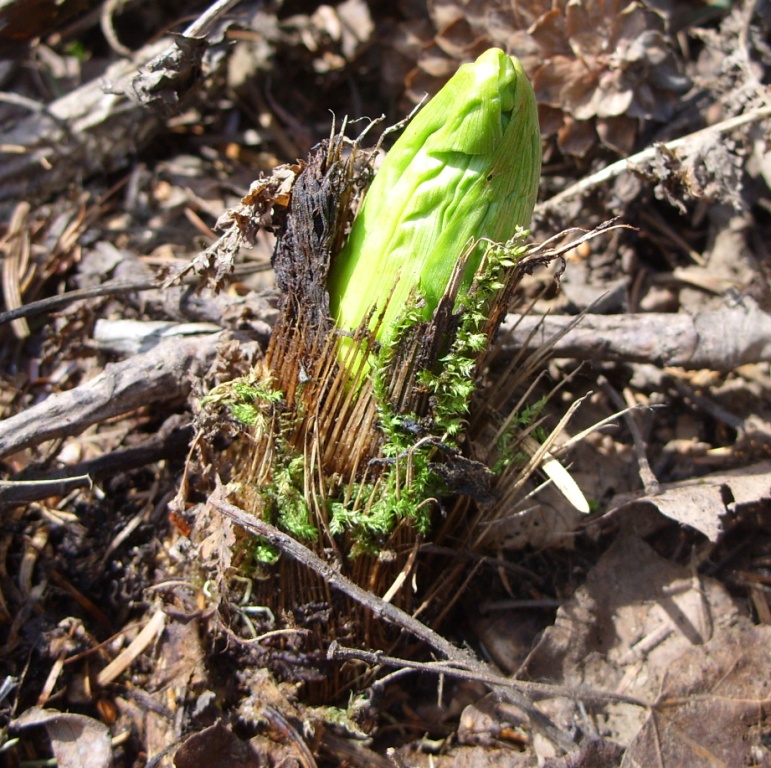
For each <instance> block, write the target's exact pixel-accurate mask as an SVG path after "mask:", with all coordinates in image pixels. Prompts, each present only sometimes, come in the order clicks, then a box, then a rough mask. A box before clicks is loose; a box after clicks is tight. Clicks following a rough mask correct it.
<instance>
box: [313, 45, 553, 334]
mask: <svg viewBox="0 0 771 768" xmlns="http://www.w3.org/2000/svg"><path fill="white" fill-rule="evenodd" d="M540 173H541V143H540V131H539V126H538V114H537V108H536V101H535V95H534V93H533V89H532V86H531V85H530V83H529V81H528V80H527V77H526V76H525V73H524V70H523V68H522V65H521V63H520V62H519V61H518V60H517V59H515V58H514V57H511V56H507V55H506V54H505V53H504V52H503V51H501V50H500V49H497V48H492V49H490V50H488V51H486V52H485V53H483V54H482V55H481V56H480V57H479V58H478V59H477V60H476V61H475V62H473V63H470V64H464V65H463V66H461V67H460V69H459V70H458V71H457V73H456V74H455V75H454V76H453V77H452V78H451V79H450V81H449V82H448V83H447V84H446V85H445V86H444V88H442V89H441V90H440V91H439V93H437V94H436V96H434V98H433V99H431V100H430V101H429V102H428V104H426V106H425V107H423V109H422V110H421V111H420V112H419V113H418V115H417V116H416V117H415V118H414V119H413V120H412V122H411V123H410V124H409V126H408V127H407V129H406V130H405V131H404V133H403V134H402V135H401V137H400V138H399V140H398V141H397V142H396V144H395V145H394V147H393V149H392V150H391V151H390V152H389V153H388V156H387V157H386V159H385V160H384V162H383V164H382V166H381V167H380V169H379V170H378V172H377V174H376V176H375V179H374V181H373V182H372V185H371V187H370V189H369V191H368V192H367V196H366V199H365V201H364V203H363V205H362V208H361V210H360V212H359V214H358V216H357V218H356V221H355V223H354V225H353V228H352V231H351V233H350V236H349V238H348V242H347V243H346V245H345V247H344V248H343V250H342V252H341V253H340V254H339V255H338V257H337V258H336V259H335V261H334V263H333V265H332V269H331V272H330V276H329V280H328V289H329V297H330V309H331V313H332V317H333V318H334V320H335V323H336V324H337V327H338V328H340V329H341V330H342V331H353V330H355V329H356V328H357V327H358V326H359V324H360V322H361V320H362V318H363V317H364V316H365V315H366V314H367V313H368V312H369V311H370V310H371V309H372V308H373V307H376V308H377V310H378V313H379V312H380V311H382V310H383V308H384V307H385V305H386V302H387V301H388V297H389V295H391V292H392V290H393V295H392V297H391V300H390V302H389V303H388V306H387V308H386V309H385V315H384V322H383V324H382V327H381V330H380V332H379V333H378V340H379V341H381V342H383V343H387V342H388V340H389V339H390V338H391V334H392V329H393V327H394V324H395V321H396V319H397V317H398V315H399V314H400V313H401V312H402V311H403V310H404V307H405V304H406V303H407V300H408V297H409V296H410V294H411V293H413V292H416V293H417V294H418V296H419V297H420V298H421V299H422V301H423V302H424V303H423V304H422V306H421V309H420V312H421V315H422V318H423V319H428V318H430V317H431V315H432V313H433V311H434V309H435V308H436V306H437V303H438V302H439V300H440V298H441V297H442V295H443V294H444V292H445V289H446V287H447V284H448V281H449V279H450V276H451V274H452V272H453V268H454V266H455V263H456V260H457V258H458V257H459V255H460V254H461V252H462V251H463V249H464V247H465V246H466V245H467V243H469V241H471V240H481V239H488V240H493V241H496V242H505V241H506V240H508V239H510V238H511V237H512V235H513V234H514V232H515V231H516V229H517V228H518V227H527V226H528V225H529V223H530V218H531V216H532V213H533V208H534V206H535V201H536V196H537V193H538V183H539V179H540ZM483 252H484V247H483V246H480V247H479V248H478V249H477V251H476V252H475V253H474V254H472V257H471V259H470V260H469V263H468V266H467V268H466V272H465V274H464V279H463V284H462V286H461V292H463V291H464V290H467V289H468V288H469V287H470V285H471V281H472V279H473V275H474V273H475V272H476V270H477V268H478V267H479V264H480V261H481V258H482V255H483ZM394 286H395V288H394ZM376 315H377V313H376ZM373 322H374V321H373Z"/></svg>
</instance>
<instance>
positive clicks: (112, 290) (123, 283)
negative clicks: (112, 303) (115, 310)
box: [0, 261, 271, 325]
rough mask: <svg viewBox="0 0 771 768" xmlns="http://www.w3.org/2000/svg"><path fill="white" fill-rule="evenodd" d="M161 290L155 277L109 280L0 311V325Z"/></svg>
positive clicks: (251, 267) (242, 270)
mask: <svg viewBox="0 0 771 768" xmlns="http://www.w3.org/2000/svg"><path fill="white" fill-rule="evenodd" d="M270 268H271V267H270V262H267V261H266V262H265V263H261V264H248V265H246V264H245V265H237V267H236V269H235V270H234V274H235V275H237V276H243V275H247V274H253V273H255V272H265V271H267V270H269V269H270ZM200 281H201V278H200V276H199V275H195V274H194V275H189V276H188V277H185V278H184V279H182V280H179V281H178V282H180V283H182V284H183V285H197V284H198V283H199V282H200ZM164 287H165V286H164V285H163V283H161V282H159V278H152V279H148V280H109V281H108V282H106V283H102V284H101V285H97V286H95V287H94V288H79V289H77V290H74V291H67V293H62V294H60V295H58V296H49V297H47V298H45V299H38V300H37V301H31V302H30V303H29V304H25V305H24V306H23V307H16V308H15V309H12V310H9V311H7V312H0V325H4V324H5V323H10V322H13V321H14V320H16V319H17V318H20V317H34V316H35V315H41V314H43V313H45V312H53V311H54V310H57V309H61V308H62V307H66V306H67V305H68V304H72V302H73V301H80V300H81V299H94V298H98V297H99V296H120V295H122V294H124V293H134V292H137V293H138V292H140V291H152V290H157V291H162V290H163V289H164Z"/></svg>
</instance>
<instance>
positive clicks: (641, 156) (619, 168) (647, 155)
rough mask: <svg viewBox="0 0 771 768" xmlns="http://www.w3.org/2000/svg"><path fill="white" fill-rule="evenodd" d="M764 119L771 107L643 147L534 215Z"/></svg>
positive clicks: (770, 113) (542, 205) (546, 203)
mask: <svg viewBox="0 0 771 768" xmlns="http://www.w3.org/2000/svg"><path fill="white" fill-rule="evenodd" d="M767 117H771V107H762V108H760V109H753V110H752V111H750V112H745V113H744V114H743V115H737V116H736V117H730V118H728V119H727V120H723V121H722V122H720V123H716V124H715V125H710V126H708V127H706V128H701V129H700V130H698V131H694V132H693V133H689V134H688V135H687V136H681V137H680V138H678V139H673V140H672V141H667V142H665V143H662V144H654V145H653V146H651V147H646V148H645V149H643V150H642V151H641V152H638V153H637V154H636V155H632V157H625V158H623V159H622V160H618V161H617V162H615V163H611V164H610V165H608V166H606V167H605V168H603V169H602V170H600V171H598V172H597V173H594V174H592V175H591V176H587V177H585V178H583V179H581V180H580V181H577V182H576V183H575V184H572V185H571V186H569V187H568V188H567V189H563V190H562V192H559V193H558V194H556V195H554V197H551V198H549V199H548V200H544V201H543V202H542V203H539V204H538V205H537V206H536V207H535V213H536V215H539V216H545V215H547V214H549V213H553V212H555V211H556V210H557V209H558V208H559V207H560V205H562V204H563V203H564V202H565V200H569V199H570V198H573V197H579V196H581V195H584V194H586V193H587V192H588V191H589V190H591V189H594V188H595V187H599V186H600V185H602V184H604V183H605V182H607V181H610V180H611V179H614V178H616V176H620V175H621V174H622V173H628V172H630V171H631V170H632V167H633V166H634V165H640V164H642V163H648V162H650V161H651V160H653V159H654V158H655V157H656V153H657V152H659V151H661V148H663V149H668V150H670V151H674V150H677V149H679V148H680V147H684V146H686V145H687V144H689V143H690V142H692V141H697V140H699V139H702V138H704V137H705V136H708V135H710V134H711V133H713V132H714V133H715V134H720V133H728V131H732V130H734V129H735V128H740V127H741V126H742V125H747V123H754V122H758V121H760V120H763V119H765V118H767Z"/></svg>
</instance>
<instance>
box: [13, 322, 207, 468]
mask: <svg viewBox="0 0 771 768" xmlns="http://www.w3.org/2000/svg"><path fill="white" fill-rule="evenodd" d="M220 338H221V335H220V334H218V333H215V334H208V335H206V336H188V337H185V338H173V339H164V340H163V341H162V342H161V343H160V344H158V345H157V346H155V347H153V349H151V350H150V351H149V352H147V353H144V354H138V355H134V356H133V357H130V358H128V359H127V360H122V361H121V362H119V363H110V364H109V365H107V367H106V368H105V369H104V371H102V373H100V374H99V375H98V376H96V377H94V378H93V379H91V380H90V381H87V382H86V383H85V384H82V385H80V386H79V387H75V389H71V390H67V391H66V392H59V393H57V394H55V395H50V396H49V397H48V398H47V399H46V400H44V401H43V402H42V403H38V404H37V405H34V406H32V407H31V408H27V410H25V411H22V412H21V413H18V414H16V415H15V416H11V417H10V418H7V419H5V420H4V421H0V456H5V455H7V454H9V453H12V452H13V451H18V450H21V449H22V448H26V447H28V446H30V445H37V444H39V443H42V442H44V441H46V440H52V439H54V438H57V437H65V436H68V435H75V434H78V433H79V432H81V431H82V430H83V429H85V428H86V427H87V426H90V425H91V424H95V423H97V422H100V421H104V420H105V419H109V418H112V417H114V416H120V415H123V414H125V413H128V412H130V411H133V410H135V409H137V408H141V407H144V406H147V405H150V404H152V403H155V402H164V401H168V400H174V399H176V398H180V397H184V396H185V395H187V393H188V392H189V390H190V386H191V382H192V377H195V376H200V375H203V374H204V373H205V372H206V371H207V370H208V369H209V366H210V365H211V363H212V361H213V360H214V355H215V353H216V349H217V344H218V343H219V340H220Z"/></svg>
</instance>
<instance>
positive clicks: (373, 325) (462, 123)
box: [215, 49, 541, 553]
mask: <svg viewBox="0 0 771 768" xmlns="http://www.w3.org/2000/svg"><path fill="white" fill-rule="evenodd" d="M342 143H343V140H342V139H341V138H340V137H334V136H333V137H332V139H331V140H330V141H329V142H328V143H326V144H324V145H323V147H321V148H320V149H319V150H318V151H317V152H316V153H315V154H314V155H312V156H311V159H310V160H309V163H308V165H307V167H306V168H305V170H304V171H303V172H302V173H301V174H300V175H299V176H298V178H297V181H296V182H295V184H294V187H293V191H292V201H291V207H290V209H289V212H288V214H287V219H286V226H285V228H284V231H283V232H279V237H278V245H277V247H276V254H275V256H274V267H275V268H276V274H277V281H278V284H279V287H280V288H281V290H282V292H283V294H284V298H283V303H282V306H281V314H280V316H279V320H278V322H277V324H276V328H275V330H274V332H273V335H272V337H271V343H270V346H269V349H268V351H267V353H266V357H265V359H264V360H263V361H261V363H260V364H259V365H258V366H257V367H256V368H255V370H254V371H253V373H252V375H251V377H250V378H249V379H248V380H244V381H241V382H240V383H239V384H237V385H233V384H230V385H228V386H227V387H226V389H225V390H220V391H219V392H217V398H215V400H216V402H218V403H220V404H224V405H226V406H227V407H228V410H229V413H230V415H231V417H232V418H234V419H236V420H237V421H240V422H241V423H243V424H244V425H245V426H246V427H247V429H248V430H251V431H250V432H249V439H248V441H247V444H246V448H245V449H244V454H243V455H242V456H240V457H237V458H235V459H234V460H233V464H234V465H236V466H240V467H241V469H240V470H237V471H236V472H235V473H234V480H235V481H236V482H235V483H234V492H235V493H236V495H237V496H238V497H239V500H240V501H243V503H244V505H245V506H248V507H249V508H250V510H251V511H253V512H254V514H257V515H260V516H262V517H263V518H265V519H267V520H268V521H269V522H273V523H276V524H278V525H280V526H281V527H283V528H284V529H285V530H287V531H289V532H290V533H293V534H294V535H295V536H297V537H298V538H302V539H304V540H306V541H308V540H312V539H314V537H315V538H316V539H317V540H318V542H319V544H320V545H321V547H322V548H326V549H327V551H329V550H330V549H334V550H335V551H337V547H338V544H339V542H341V541H342V542H344V544H345V545H344V547H342V549H343V551H345V552H347V553H356V552H362V551H364V552H376V551H378V550H379V548H380V547H381V546H382V545H383V544H384V542H387V541H388V537H389V536H391V535H392V534H393V532H394V531H395V530H396V529H398V530H400V531H403V530H404V529H405V526H401V523H407V526H406V528H411V529H412V530H413V531H418V532H425V531H426V530H427V529H428V527H429V523H430V520H431V511H432V509H435V508H436V506H437V502H436V499H438V498H441V497H442V496H443V495H444V496H446V495H448V494H454V493H459V494H464V495H474V493H475V492H477V491H478V492H479V497H480V498H481V497H482V496H483V495H484V486H485V483H487V484H488V485H489V483H490V475H491V473H490V472H489V470H487V469H486V468H485V467H483V466H481V465H479V464H477V463H476V462H473V461H470V460H469V459H467V458H466V457H464V456H463V455H462V452H461V450H460V436H461V434H462V432H463V428H464V425H465V419H466V417H467V414H468V410H469V405H470V402H471V398H472V395H473V393H474V390H475V383H476V382H475V377H476V372H477V366H478V363H479V360H480V359H481V356H482V355H483V353H484V352H485V351H486V350H487V348H488V346H489V344H490V340H491V338H492V336H493V334H494V333H495V331H496V330H497V326H498V323H499V321H500V319H501V318H502V317H503V314H504V313H505V310H506V304H507V302H508V299H509V296H510V289H511V287H512V285H513V282H512V280H513V277H512V276H513V275H514V273H515V272H516V270H517V265H518V264H519V262H520V260H521V259H522V257H523V256H524V255H525V254H526V252H527V248H526V246H525V245H524V239H525V237H526V235H527V231H526V227H527V226H528V224H529V222H530V218H531V216H532V212H533V207H534V205H535V200H536V195H537V191H538V183H539V176H540V168H541V149H540V132H539V126H538V117H537V110H536V101H535V96H534V93H533V89H532V87H531V85H530V83H529V82H528V80H527V78H526V76H525V74H524V71H523V69H522V65H521V64H520V62H519V61H517V59H515V58H513V57H511V56H508V55H506V54H505V53H504V52H503V51H501V50H498V49H491V50H489V51H487V52H486V53H484V54H482V55H481V56H480V57H479V58H478V59H477V60H476V61H475V62H473V63H470V64H465V65H463V66H462V67H461V68H460V69H459V70H458V72H457V73H456V74H455V76H454V77H453V78H452V79H451V80H450V81H449V82H448V83H447V84H446V85H445V87H444V88H443V89H442V90H441V91H440V92H439V93H438V94H437V95H436V96H435V97H434V98H433V99H431V100H430V101H429V102H428V103H427V104H426V105H425V106H424V107H423V108H422V109H421V110H420V112H419V113H418V114H417V116H416V117H414V118H413V120H412V121H411V123H410V124H409V125H408V127H407V128H406V130H405V131H404V133H403V134H402V135H401V137H400V138H399V139H398V141H397V142H396V143H395V144H394V146H393V148H392V149H391V151H390V152H389V153H388V155H387V157H386V158H385V160H384V161H383V163H382V165H381V167H380V168H379V170H378V171H377V173H376V174H375V178H374V181H373V182H372V184H371V186H370V188H369V190H368V191H367V194H366V196H365V199H364V202H363V203H362V205H361V208H360V210H359V213H358V215H357V217H356V219H355V221H354V223H353V225H352V227H351V231H350V234H349V236H348V239H347V241H346V243H345V245H344V246H343V247H342V249H340V248H339V246H338V245H337V243H339V242H340V240H341V239H342V238H341V233H342V231H343V226H344V224H345V218H344V215H342V214H341V213H340V211H341V209H344V208H345V207H346V206H345V203H347V198H343V196H342V195H343V193H342V192H341V190H350V189H352V188H353V187H354V186H355V185H354V184H352V183H351V178H352V171H351V168H352V162H351V161H350V160H347V159H346V156H345V155H344V153H342V151H341V149H340V147H341V146H342ZM354 149H356V145H355V146H354ZM341 201H342V202H341ZM327 310H328V311H327ZM223 397H224V400H223ZM469 489H471V490H469ZM480 489H482V490H480ZM330 537H332V538H333V539H334V542H331V541H330ZM330 544H331V545H332V546H331V547H330ZM404 545H405V542H404V541H402V546H401V549H402V551H404ZM406 547H407V549H409V547H411V544H409V543H407V544H406Z"/></svg>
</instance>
